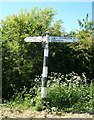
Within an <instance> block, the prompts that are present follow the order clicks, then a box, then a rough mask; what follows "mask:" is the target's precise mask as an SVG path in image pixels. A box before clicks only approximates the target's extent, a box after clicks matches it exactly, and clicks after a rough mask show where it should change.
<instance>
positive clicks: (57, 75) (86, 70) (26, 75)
mask: <svg viewBox="0 0 94 120" xmlns="http://www.w3.org/2000/svg"><path fill="white" fill-rule="evenodd" d="M54 15H55V11H54V10H53V9H52V8H45V9H44V10H41V9H38V8H35V9H33V10H31V11H29V12H28V11H21V12H20V14H19V15H12V16H7V17H6V19H5V20H3V21H2V29H1V32H2V40H3V43H2V65H3V70H2V76H3V80H2V81H3V86H2V87H3V102H5V101H7V100H8V101H10V102H9V105H10V106H11V107H12V108H13V107H17V109H21V108H22V109H26V108H28V107H30V106H33V107H34V108H35V109H36V110H42V109H43V108H42V106H41V99H40V87H41V77H39V76H41V71H42V59H43V48H42V45H41V44H39V43H38V44H37V43H25V41H24V38H25V37H27V36H44V35H45V32H46V31H49V33H50V36H62V35H64V36H71V37H77V38H78V39H79V41H78V42H77V43H58V44H57V43H50V44H49V49H50V53H49V78H48V79H49V80H48V88H47V103H48V104H47V108H48V109H49V110H64V111H85V112H91V111H92V110H94V109H93V108H94V100H93V97H94V93H93V79H94V45H93V42H92V30H93V27H92V22H91V21H89V17H88V14H87V15H86V18H85V19H83V20H82V21H81V20H78V23H79V26H80V27H81V29H80V30H79V31H72V32H70V33H69V34H66V33H65V32H64V30H63V29H62V27H61V26H62V23H63V22H62V21H61V20H58V21H53V18H54ZM72 71H74V72H72Z"/></svg>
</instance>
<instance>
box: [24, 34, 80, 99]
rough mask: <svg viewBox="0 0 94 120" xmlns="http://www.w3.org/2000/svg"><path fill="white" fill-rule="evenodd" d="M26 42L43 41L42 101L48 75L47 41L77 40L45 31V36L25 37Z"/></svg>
mask: <svg viewBox="0 0 94 120" xmlns="http://www.w3.org/2000/svg"><path fill="white" fill-rule="evenodd" d="M24 40H25V41H26V42H43V43H44V60H43V71H42V88H41V98H42V100H43V101H45V99H46V87H47V76H48V53H49V50H48V43H49V42H77V41H78V39H77V38H72V37H63V36H60V37H56V36H49V35H48V33H46V36H45V37H41V36H38V37H26V38H25V39H24Z"/></svg>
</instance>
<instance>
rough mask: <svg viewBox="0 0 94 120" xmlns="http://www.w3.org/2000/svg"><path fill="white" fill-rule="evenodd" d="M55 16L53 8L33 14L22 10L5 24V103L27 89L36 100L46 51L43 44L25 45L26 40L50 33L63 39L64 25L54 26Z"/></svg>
mask: <svg viewBox="0 0 94 120" xmlns="http://www.w3.org/2000/svg"><path fill="white" fill-rule="evenodd" d="M54 15H55V11H54V10H53V9H52V8H45V9H44V10H41V9H38V8H34V9H33V10H31V11H22V10H21V11H20V13H19V15H11V16H7V17H6V19H5V20H3V21H2V30H1V31H2V40H3V44H2V53H3V56H2V59H3V61H2V62H3V63H2V64H3V71H2V72H3V73H2V74H3V98H4V99H9V98H10V97H11V96H13V95H14V96H16V95H17V93H18V92H21V91H24V88H25V89H26V90H25V91H24V92H26V93H28V92H29V91H30V89H32V90H31V94H32V97H33V96H34V95H35V87H36V85H35V84H37V81H35V79H34V78H35V76H36V75H38V74H39V75H41V71H42V59H43V56H42V53H43V48H42V45H41V44H39V43H25V41H24V38H25V37H27V36H41V35H42V36H44V35H45V32H46V31H47V30H48V31H49V30H50V32H51V31H52V30H53V31H54V33H52V32H51V33H52V34H55V35H58V34H59V35H61V34H62V33H63V31H62V30H61V21H56V22H54V21H53V17H54ZM53 28H54V29H53ZM37 87H38V86H37ZM24 94H25V93H24Z"/></svg>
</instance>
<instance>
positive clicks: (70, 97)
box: [8, 72, 94, 113]
mask: <svg viewBox="0 0 94 120" xmlns="http://www.w3.org/2000/svg"><path fill="white" fill-rule="evenodd" d="M93 87H94V85H93V83H92V81H91V84H90V85H88V84H87V78H86V76H85V74H84V73H82V76H79V75H78V74H77V73H74V72H72V73H70V74H66V75H62V74H61V73H59V74H57V73H51V76H49V80H48V87H47V99H46V105H47V106H46V108H47V109H48V110H49V111H52V112H57V111H65V112H89V113H92V112H93V111H94V106H93V104H94V99H93V96H94V93H93ZM8 107H10V108H11V109H13V110H14V109H16V110H17V111H23V110H25V109H28V108H31V109H35V110H37V111H41V110H43V109H44V106H43V105H42V100H41V87H39V89H38V90H37V96H35V97H33V98H31V97H30V94H25V98H24V100H23V98H22V97H21V94H20V93H19V94H18V96H17V97H16V98H15V100H13V101H12V100H11V102H10V103H9V105H8Z"/></svg>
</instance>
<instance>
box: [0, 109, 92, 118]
mask: <svg viewBox="0 0 94 120" xmlns="http://www.w3.org/2000/svg"><path fill="white" fill-rule="evenodd" d="M2 118H5V119H7V118H30V119H31V118H93V119H94V115H90V114H88V113H82V114H81V113H79V114H78V113H63V112H58V113H56V112H53V113H51V112H50V113H49V112H48V111H47V110H44V111H41V112H37V111H35V110H31V109H28V110H24V111H17V110H11V109H10V108H0V120H1V119H2Z"/></svg>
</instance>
